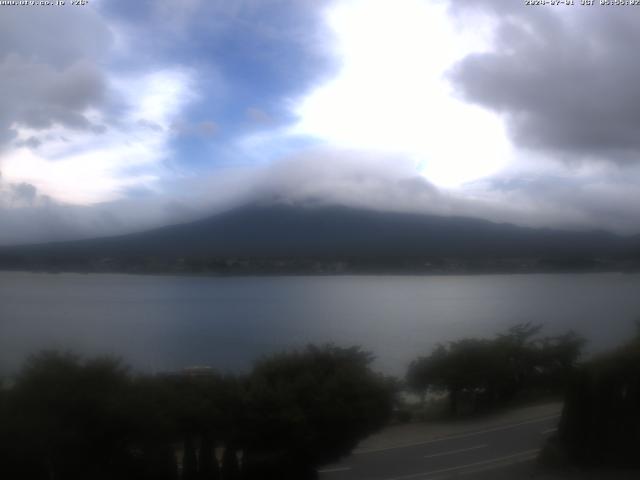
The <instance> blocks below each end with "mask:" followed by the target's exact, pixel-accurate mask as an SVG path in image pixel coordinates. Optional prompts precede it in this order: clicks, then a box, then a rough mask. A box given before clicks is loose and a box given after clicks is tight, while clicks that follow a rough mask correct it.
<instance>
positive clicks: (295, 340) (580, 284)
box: [0, 272, 640, 374]
mask: <svg viewBox="0 0 640 480" xmlns="http://www.w3.org/2000/svg"><path fill="white" fill-rule="evenodd" d="M637 318H640V275H636V274H633V275H629V274H590V275H574V274H552V275H542V274H538V275H533V274H531V275H476V276H337V277H257V278H254V277H250V278H246V277H244V278H215V277H170V276H158V277H154V276H134V275H107V274H90V275H82V274H58V275H51V274H36V273H13V272H0V372H2V373H7V372H11V371H14V370H15V369H16V368H17V367H18V366H19V365H20V364H21V362H22V361H23V360H24V358H25V357H26V356H27V355H28V354H29V353H32V352H34V351H37V350H39V349H42V348H60V349H72V350H74V351H78V352H81V353H85V354H98V353H99V354H115V355H118V356H122V357H123V358H124V359H125V360H126V361H127V362H128V363H129V364H131V365H133V366H134V367H135V368H137V369H141V370H147V371H162V370H172V369H176V368H181V367H184V366H190V365H211V366H215V367H217V368H219V369H221V370H229V371H239V370H244V369H247V368H248V367H249V366H250V365H251V363H252V361H253V360H255V359H256V358H257V357H259V356H260V355H262V354H265V353H269V352H273V351H277V350H280V349H282V348H286V347H293V346H301V345H304V344H306V343H309V342H315V343H319V342H334V343H336V344H338V345H344V346H348V345H353V344H358V345H362V346H363V347H365V348H366V349H369V350H371V351H373V352H374V353H375V354H376V355H377V357H378V358H377V360H376V367H377V368H378V369H380V370H382V371H384V372H386V373H393V374H401V373H402V372H403V371H404V369H405V368H406V366H407V364H408V363H409V362H410V361H411V359H413V358H414V357H415V356H417V355H419V354H422V353H426V352H428V351H429V350H430V349H431V347H433V345H434V344H436V343H437V342H443V341H447V340H455V339H457V338H460V337H463V336H469V335H480V336H491V335H493V334H495V333H497V332H499V331H501V330H503V329H506V328H507V327H508V326H510V325H513V324H515V323H518V322H524V321H532V322H537V323H543V324H544V325H545V331H546V332H547V333H549V334H553V333H557V332H560V331H564V330H567V329H569V328H573V329H575V330H577V331H579V332H580V333H582V334H583V335H585V336H586V337H587V338H588V339H589V341H590V347H591V349H592V350H600V349H603V348H607V347H610V346H613V345H615V344H616V343H619V342H620V341H623V340H624V339H625V338H627V337H628V336H629V335H630V334H631V333H632V332H633V331H634V326H633V321H634V320H635V319H637Z"/></svg>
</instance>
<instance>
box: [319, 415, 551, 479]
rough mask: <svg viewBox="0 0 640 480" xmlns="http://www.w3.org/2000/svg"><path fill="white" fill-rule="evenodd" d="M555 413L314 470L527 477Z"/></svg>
mask: <svg viewBox="0 0 640 480" xmlns="http://www.w3.org/2000/svg"><path fill="white" fill-rule="evenodd" d="M558 420H559V415H558V414H555V413H554V414H552V415H545V416H543V417H537V418H531V419H526V420H522V421H517V422H514V423H510V424H503V425H497V426H487V427H486V428H483V429H479V430H474V431H470V432H465V433H458V434H454V435H450V436H447V437H443V438H437V439H431V440H426V441H419V442H415V443H412V444H409V445H402V446H391V447H387V448H378V449H370V450H364V451H358V452H356V453H355V454H353V455H351V456H350V457H348V458H346V459H345V460H344V461H342V462H341V463H338V464H335V465H331V466H327V467H324V468H322V469H320V470H319V473H320V479H321V480H421V479H423V480H436V479H446V478H454V477H455V478H467V479H470V480H475V479H485V478H486V479H498V478H504V479H507V478H517V479H521V478H527V476H530V474H531V472H532V471H533V470H534V460H535V458H536V456H537V454H538V452H539V450H540V448H541V447H542V445H543V443H544V441H545V440H546V438H548V436H549V435H550V434H551V433H552V432H553V431H555V429H556V426H557V423H558Z"/></svg>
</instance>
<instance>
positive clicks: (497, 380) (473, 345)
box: [406, 323, 584, 415]
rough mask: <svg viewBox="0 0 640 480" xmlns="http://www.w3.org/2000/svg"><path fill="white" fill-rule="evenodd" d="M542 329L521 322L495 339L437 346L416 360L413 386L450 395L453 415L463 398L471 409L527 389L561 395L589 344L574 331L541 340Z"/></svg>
mask: <svg viewBox="0 0 640 480" xmlns="http://www.w3.org/2000/svg"><path fill="white" fill-rule="evenodd" d="M541 328H542V327H541V326H540V325H533V324H531V323H523V324H518V325H516V326H514V327H511V328H509V329H508V330H507V332H506V333H503V334H499V335H497V336H496V337H495V338H493V339H477V338H466V339H462V340H458V341H455V342H450V343H449V344H448V345H447V346H443V345H438V346H437V347H436V348H435V350H434V351H433V352H432V353H431V355H429V356H426V357H420V358H418V359H417V360H415V361H413V362H412V363H411V364H410V366H409V368H408V370H407V374H406V381H407V384H408V385H409V387H410V388H411V389H412V390H413V391H414V392H416V393H418V394H420V395H422V396H424V395H425V393H427V392H429V391H445V392H447V393H448V394H449V400H450V410H451V413H452V414H454V415H455V414H457V413H459V411H460V398H461V397H463V396H464V397H469V398H470V399H471V402H472V410H473V411H474V412H477V411H478V410H479V409H480V408H481V407H482V406H484V407H486V408H491V407H493V406H495V405H500V404H505V403H507V402H509V401H510V400H512V399H513V398H514V397H515V396H516V395H518V394H520V393H522V392H523V391H526V390H533V389H536V388H537V389H541V390H545V391H556V392H557V391H560V390H561V389H562V388H564V386H565V385H566V380H567V378H568V375H570V373H571V372H572V371H573V369H574V368H575V365H576V362H577V360H578V358H579V356H580V354H581V351H582V348H583V345H584V340H583V339H582V338H581V337H579V336H578V335H576V334H575V333H574V332H571V331H570V332H568V333H565V334H563V335H559V336H557V337H546V338H544V339H539V338H536V336H537V335H538V334H539V333H540V331H541Z"/></svg>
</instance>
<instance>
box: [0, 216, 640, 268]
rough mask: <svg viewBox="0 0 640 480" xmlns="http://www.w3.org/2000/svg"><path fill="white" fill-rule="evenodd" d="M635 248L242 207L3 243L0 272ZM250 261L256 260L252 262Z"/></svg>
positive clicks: (439, 223) (599, 253) (569, 237)
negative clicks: (63, 237) (156, 223)
mask: <svg viewBox="0 0 640 480" xmlns="http://www.w3.org/2000/svg"><path fill="white" fill-rule="evenodd" d="M637 244H640V241H639V240H638V239H637V238H635V237H621V236H617V235H614V234H611V233H607V232H603V231H590V232H570V231H561V230H550V229H533V228H523V227H517V226H514V225H510V224H498V223H492V222H489V221H485V220H479V219H473V218H465V217H444V216H434V215H420V214H410V213H390V212H380V211H374V210H364V209H354V208H348V207H341V206H293V205H284V204H271V205H251V206H245V207H241V208H237V209H233V210H230V211H227V212H224V213H221V214H218V215H215V216H212V217H209V218H206V219H203V220H199V221H195V222H191V223H184V224H179V225H174V226H169V227H164V228H160V229H154V230H150V231H146V232H143V233H138V234H132V235H123V236H116V237H108V238H99V239H91V240H83V241H76V242H62V243H52V244H42V245H30V246H20V247H5V248H3V249H0V262H2V263H1V265H2V266H3V267H5V268H7V267H13V268H28V267H32V268H40V267H46V268H51V267H55V268H57V269H62V270H64V269H67V268H72V269H77V268H90V269H93V268H100V266H102V267H104V266H112V267H114V268H113V269H115V270H130V269H131V268H129V267H130V266H131V265H137V267H136V268H134V269H142V270H145V269H147V267H145V265H146V266H149V265H155V267H153V268H151V269H152V270H163V269H167V270H175V268H176V265H178V264H183V265H189V264H190V265H192V267H193V266H197V269H199V270H202V269H205V270H207V269H211V270H216V267H215V265H218V266H220V265H222V264H216V263H215V262H217V261H228V260H230V259H232V260H238V259H244V260H245V261H247V262H249V264H246V265H245V266H246V267H247V269H248V270H255V269H257V270H260V269H266V270H272V269H273V268H272V267H273V265H274V264H272V263H269V262H272V261H276V260H277V261H285V262H299V261H302V260H315V261H320V262H327V261H343V262H347V263H349V262H353V264H354V265H359V266H360V267H362V266H363V265H369V266H373V268H383V267H384V266H388V267H389V268H391V269H395V268H402V269H406V268H411V269H415V268H417V267H418V266H419V267H420V268H422V267H424V266H425V265H427V264H430V262H431V261H441V260H443V259H451V258H455V259H458V260H460V261H463V262H466V261H473V262H477V261H483V262H488V263H486V264H485V265H486V267H487V268H488V269H492V265H494V263H492V262H498V263H500V262H503V261H505V260H506V259H530V260H536V261H540V260H544V261H553V262H565V261H568V260H571V261H574V260H580V261H583V260H585V261H586V260H588V261H589V262H592V261H595V260H596V259H608V260H610V259H620V258H623V257H624V258H626V257H629V256H630V255H632V253H633V252H634V246H635V245H637ZM252 261H253V262H258V264H259V265H261V266H259V267H258V266H256V268H255V269H254V268H252V267H251V263H250V262H252ZM265 261H267V263H264V262H265ZM185 262H186V263H185ZM190 262H191V263H190ZM260 262H262V263H260ZM258 264H256V265H258ZM495 265H497V264H495ZM501 265H502V264H501ZM530 265H533V264H530ZM581 265H582V264H581ZM163 266H164V267H163ZM165 267H166V268H165ZM414 267H415V268H414ZM185 268H187V269H188V268H189V267H185ZM420 268H418V269H420ZM501 268H502V267H501Z"/></svg>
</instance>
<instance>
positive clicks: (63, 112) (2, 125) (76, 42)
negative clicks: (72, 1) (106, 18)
mask: <svg viewBox="0 0 640 480" xmlns="http://www.w3.org/2000/svg"><path fill="white" fill-rule="evenodd" d="M2 10H3V12H2V16H1V17H0V78H2V89H0V150H1V149H2V147H5V146H6V145H7V143H8V142H9V141H11V140H12V139H14V138H15V137H16V135H17V134H16V129H17V128H18V127H20V126H28V127H30V128H32V129H45V128H48V127H50V126H51V125H53V124H54V123H57V124H61V125H65V126H67V127H69V128H74V129H90V128H96V127H98V126H96V125H93V124H92V123H91V121H90V120H89V119H88V118H87V116H86V115H85V113H86V110H87V109H88V108H91V107H98V106H99V105H101V103H102V102H103V101H104V100H105V92H106V84H105V79H104V75H103V73H102V71H101V70H100V68H99V67H98V62H99V61H100V59H101V58H103V57H104V54H105V53H106V50H107V48H108V44H109V40H110V32H109V30H108V28H107V27H106V26H105V25H104V23H103V22H101V21H100V19H99V18H98V17H97V15H96V14H95V12H92V11H91V10H90V9H66V8H58V9H46V10H47V11H46V12H45V9H38V8H3V9H2ZM63 10H64V11H63ZM80 10H83V12H80ZM25 32H28V34H25Z"/></svg>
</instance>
